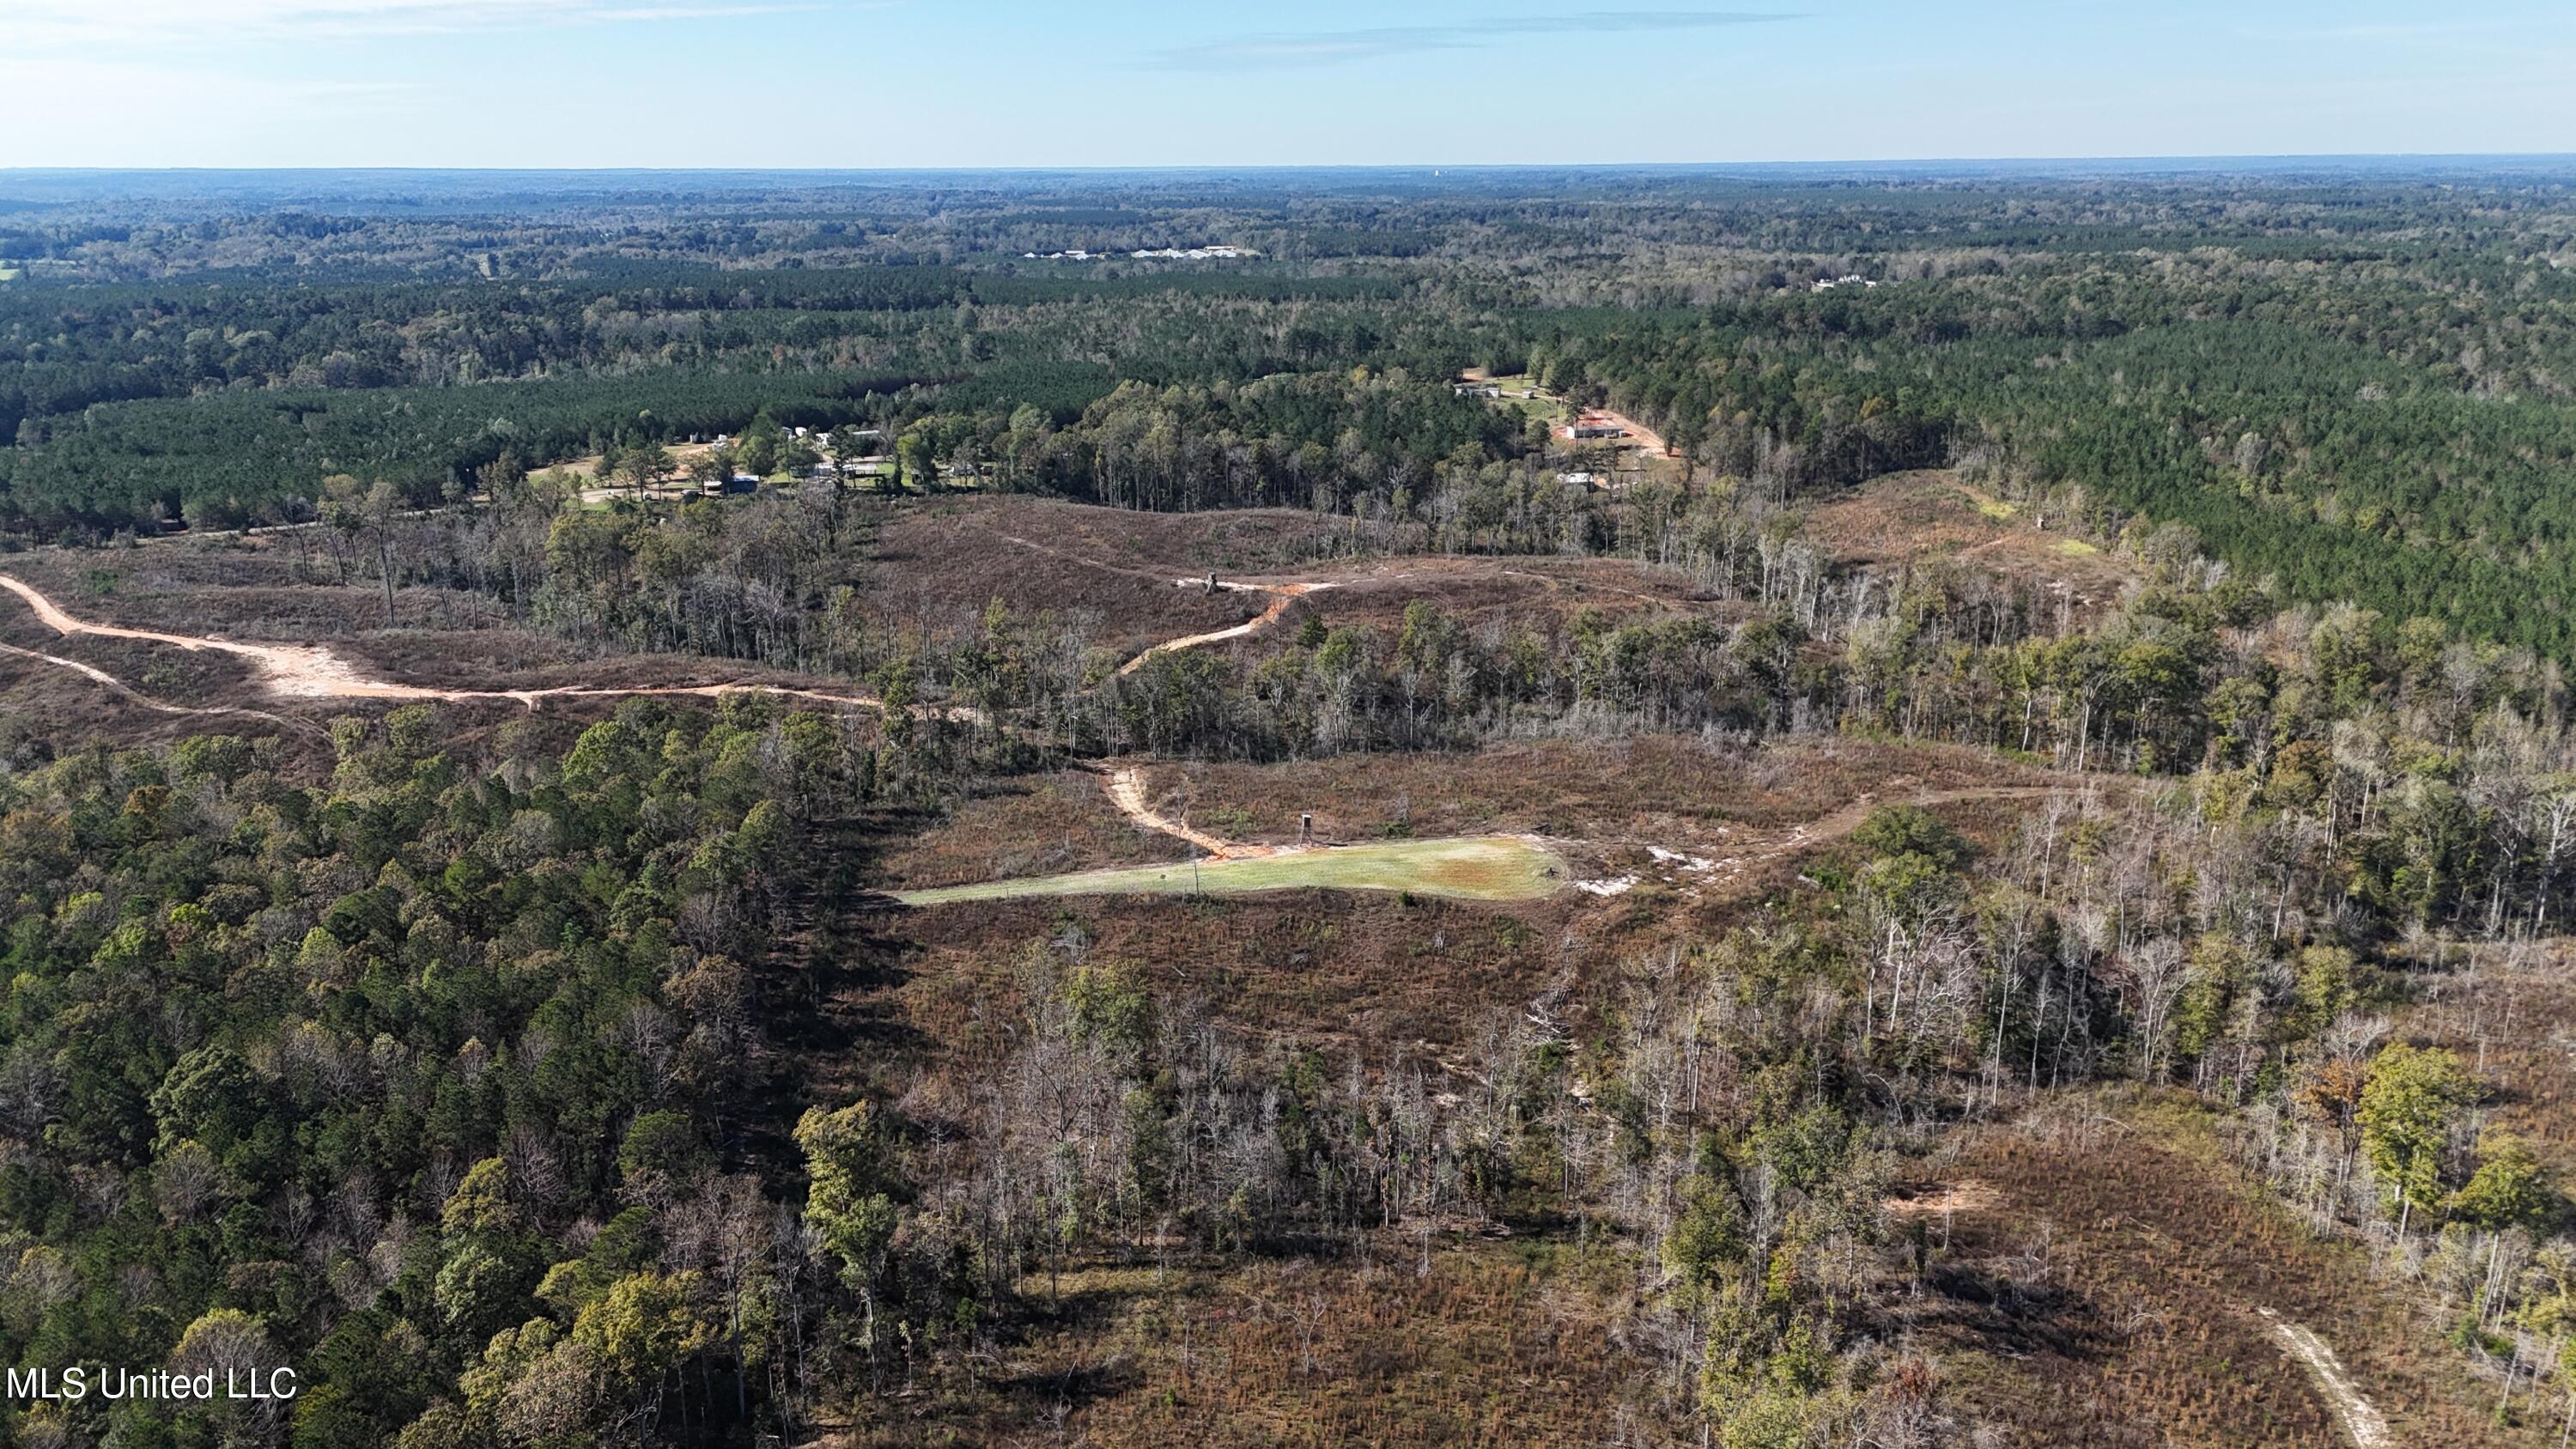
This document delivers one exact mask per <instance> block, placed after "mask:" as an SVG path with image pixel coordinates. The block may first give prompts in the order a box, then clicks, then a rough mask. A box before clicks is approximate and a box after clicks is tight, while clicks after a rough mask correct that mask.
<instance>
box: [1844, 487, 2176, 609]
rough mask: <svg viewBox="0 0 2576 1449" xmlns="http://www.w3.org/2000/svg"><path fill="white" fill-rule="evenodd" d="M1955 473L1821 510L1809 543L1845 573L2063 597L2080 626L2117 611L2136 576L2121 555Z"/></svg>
mask: <svg viewBox="0 0 2576 1449" xmlns="http://www.w3.org/2000/svg"><path fill="white" fill-rule="evenodd" d="M2036 522H2037V520H2034V519H2032V518H2030V517H2027V516H2025V515H2023V514H2022V513H2021V512H2019V511H2018V510H2016V509H2014V508H2013V507H2011V506H2010V505H2006V504H2003V503H2000V502H1998V501H1997V500H1995V499H1994V498H1993V497H1992V496H1990V495H1988V494H1986V493H1983V492H1981V491H1979V490H1978V489H1977V488H1975V487H1974V486H1972V485H1970V484H1968V483H1965V482H1963V481H1961V480H1960V478H1959V477H1958V475H1957V474H1955V473H1949V472H1930V473H1899V474H1895V475H1892V476H1889V477H1885V478H1880V479H1877V480H1874V481H1873V482H1871V483H1869V484H1868V485H1867V486H1866V487H1863V488H1861V489H1858V490H1856V491H1854V492H1853V493H1851V494H1849V495H1847V496H1845V497H1842V498H1839V499H1837V500H1835V501H1834V502H1831V503H1828V504H1825V505H1824V506H1822V507H1820V508H1818V509H1816V510H1815V511H1814V513H1812V514H1811V515H1809V517H1808V519H1807V522H1806V529H1805V532H1806V536H1807V537H1809V538H1811V539H1813V540H1815V541H1816V542H1818V543H1821V544H1823V545H1824V546H1825V547H1826V548H1827V549H1829V550H1830V551H1831V552H1832V553H1833V555H1834V557H1835V559H1836V561H1837V562H1839V563H1842V564H1845V565H1872V566H1876V567H1879V568H1892V567H1899V566H1910V567H1937V566H1940V565H1941V564H1943V563H1944V562H1949V563H1954V564H1958V565H1966V566H1972V567H1973V568H1975V569H1976V570H1978V571H1980V572H1983V573H1988V574H1992V575H1994V576H1996V577H1997V578H1999V579H2002V580H2004V581H2006V582H2009V583H2013V584H2018V585H2021V586H2023V587H2026V588H2037V589H2044V590H2047V591H2049V592H2050V593H2052V594H2060V593H2062V594H2063V595H2064V596H2065V598H2066V600H2067V602H2068V604H2069V605H2070V607H2071V609H2072V611H2073V613H2074V614H2075V616H2076V617H2077V618H2079V619H2080V618H2085V617H2089V616H2091V615H2093V614H2098V613H2099V612H2101V611H2102V610H2103V609H2105V608H2107V607H2108V606H2109V605H2111V604H2114V603H2116V602H2118V600H2119V598H2120V596H2121V594H2122V592H2123V591H2124V590H2125V589H2127V588H2128V587H2129V586H2130V585H2131V584H2132V583H2133V582H2135V581H2136V579H2137V577H2138V574H2137V570H2136V569H2135V568H2134V567H2133V566H2131V565H2130V564H2129V563H2128V562H2126V561H2125V560H2123V559H2122V558H2121V557H2120V556H2119V555H2118V554H2116V553H2114V552H2110V551H2106V550H2104V549H2101V548H2098V547H2096V546H2094V545H2092V544H2090V543H2087V542H2085V541H2083V540H2082V539H2079V538H2077V537H2075V536H2074V535H2072V534H2069V533H2065V532H2062V531H2059V530H2058V529H2057V528H2056V527H2055V526H2054V525H2055V520H2050V523H2051V525H2052V526H2051V527H2050V528H2047V529H2042V528H2039V527H2036V526H2034V525H2035V524H2036Z"/></svg>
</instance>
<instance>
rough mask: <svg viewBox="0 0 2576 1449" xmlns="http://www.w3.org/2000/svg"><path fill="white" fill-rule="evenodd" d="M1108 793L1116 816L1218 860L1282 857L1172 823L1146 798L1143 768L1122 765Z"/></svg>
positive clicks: (1273, 848) (1268, 848)
mask: <svg viewBox="0 0 2576 1449" xmlns="http://www.w3.org/2000/svg"><path fill="white" fill-rule="evenodd" d="M1107 789H1108V792H1109V803H1110V804H1112V805H1115V806H1117V807H1118V813H1119V814H1121V815H1124V816H1126V817H1127V818H1128V820H1130V821H1132V822H1133V823H1135V824H1136V825H1137V826H1138V827H1140V828H1142V829H1145V830H1152V831H1156V832H1158V833H1160V834H1163V835H1168V836H1171V837H1172V838H1174V839H1175V840H1186V841H1188V842H1189V843H1190V844H1192V845H1195V846H1197V847H1198V848H1199V849H1201V850H1204V851H1206V852H1207V853H1208V854H1209V855H1211V856H1214V857H1215V858H1216V859H1218V860H1252V859H1256V858H1259V857H1261V856H1268V855H1278V854H1280V853H1281V850H1280V848H1279V847H1278V846H1275V845H1247V844H1244V843H1243V842H1241V841H1235V840H1225V839H1221V838H1219V837H1217V836H1214V835H1210V834H1208V833H1207V832H1206V831H1204V830H1193V829H1191V828H1190V826H1189V825H1188V824H1187V823H1186V822H1184V821H1179V820H1174V819H1173V818H1171V817H1170V816H1168V815H1165V814H1163V813H1162V812H1161V811H1159V810H1156V809H1155V808H1154V807H1153V805H1152V804H1151V803H1150V802H1149V801H1148V800H1147V798H1146V795H1145V767H1144V766H1142V765H1124V766H1121V767H1119V768H1118V769H1117V770H1114V771H1112V772H1111V773H1110V775H1109V777H1108V780H1107Z"/></svg>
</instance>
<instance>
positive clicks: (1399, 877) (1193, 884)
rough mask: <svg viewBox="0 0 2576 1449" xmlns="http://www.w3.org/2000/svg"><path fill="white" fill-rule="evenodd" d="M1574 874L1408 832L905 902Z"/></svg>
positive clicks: (1549, 855)
mask: <svg viewBox="0 0 2576 1449" xmlns="http://www.w3.org/2000/svg"><path fill="white" fill-rule="evenodd" d="M1566 880H1567V872H1566V866H1565V862H1564V861H1563V860H1561V859H1559V858H1558V857H1557V855H1556V853H1555V852H1554V851H1551V850H1549V849H1547V848H1546V847H1544V846H1541V845H1537V844H1534V843H1532V842H1530V841H1527V840H1522V839H1517V838H1514V837H1511V836H1485V837H1478V838H1471V839H1465V840H1404V841H1389V842H1387V843H1385V844H1379V845H1353V846H1345V847H1341V848H1338V849H1325V850H1302V851H1295V852H1292V853H1288V854H1282V855H1263V856H1251V857H1246V858H1243V859H1237V860H1209V861H1202V862H1200V863H1199V864H1197V865H1195V866H1193V865H1191V864H1190V863H1189V862H1187V861H1176V862H1173V863H1171V864H1168V865H1146V866H1132V867H1128V868H1125V869H1120V870H1087V871H1079V872H1076V873H1074V874H1072V875H1051V876H1038V877H1035V878H1033V879H1029V880H1006V881H990V882H986V883H984V884H982V885H967V886H950V887H946V888H944V889H940V890H926V891H907V892H904V893H902V894H900V895H897V896H896V897H895V899H896V900H898V901H900V902H902V903H903V904H905V905H908V906H938V905H947V904H950V903H952V902H959V901H999V900H1013V899H1017V898H1019V897H1023V896H1100V895H1194V894H1204V895H1244V894H1249V893H1251V892H1255V891H1285V890H1307V889H1322V890H1359V891H1408V892H1411V893H1413V894H1415V895H1425V896H1446V897H1449V898H1452V899H1456V900H1474V901H1526V900H1539V899H1543V898H1545V897H1547V896H1551V895H1554V894H1555V893H1556V892H1557V891H1558V890H1560V889H1562V888H1563V887H1564V885H1565V883H1566Z"/></svg>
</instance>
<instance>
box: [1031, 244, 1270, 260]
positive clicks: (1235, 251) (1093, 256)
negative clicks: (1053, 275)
mask: <svg viewBox="0 0 2576 1449" xmlns="http://www.w3.org/2000/svg"><path fill="white" fill-rule="evenodd" d="M1115 255H1117V253H1115V252H1093V251H1085V250H1083V249H1082V248H1080V247H1072V248H1068V249H1067V250H1064V251H1060V252H1045V253H1039V252H1022V253H1021V254H1020V258H1021V260H1023V261H1031V262H1105V261H1107V260H1109V259H1110V258H1111V257H1113V256H1115ZM1127 255H1129V256H1131V257H1133V258H1135V259H1136V260H1138V261H1140V262H1235V261H1242V260H1244V259H1246V258H1249V257H1257V256H1259V255H1261V253H1259V252H1256V251H1254V250H1253V249H1252V248H1250V247H1188V248H1183V247H1157V248H1154V249H1153V250H1150V251H1134V252H1129V253H1128V254H1127Z"/></svg>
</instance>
